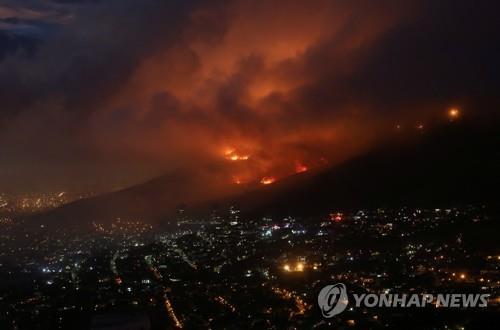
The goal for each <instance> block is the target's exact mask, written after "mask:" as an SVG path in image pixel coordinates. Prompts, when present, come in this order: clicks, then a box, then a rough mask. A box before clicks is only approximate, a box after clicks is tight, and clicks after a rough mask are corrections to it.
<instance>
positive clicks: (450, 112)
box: [448, 108, 460, 120]
mask: <svg viewBox="0 0 500 330" xmlns="http://www.w3.org/2000/svg"><path fill="white" fill-rule="evenodd" d="M459 116H460V110H458V109H457V108H451V109H450V110H448V117H449V118H450V119H451V120H453V119H456V118H458V117H459Z"/></svg>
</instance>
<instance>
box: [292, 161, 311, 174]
mask: <svg viewBox="0 0 500 330" xmlns="http://www.w3.org/2000/svg"><path fill="white" fill-rule="evenodd" d="M307 170H308V168H307V166H305V165H304V164H301V163H299V162H296V163H295V173H302V172H306V171H307Z"/></svg>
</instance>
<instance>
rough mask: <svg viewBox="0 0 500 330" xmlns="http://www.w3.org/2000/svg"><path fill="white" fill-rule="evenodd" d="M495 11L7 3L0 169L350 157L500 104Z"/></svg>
mask: <svg viewBox="0 0 500 330" xmlns="http://www.w3.org/2000/svg"><path fill="white" fill-rule="evenodd" d="M497 7H498V5H497V4H496V3H494V2H486V1H475V2H472V1H439V2H437V1H425V2H417V1H415V2H414V1H410V2H407V3H405V4H404V5H402V4H401V2H399V1H380V2H377V3H375V2H373V1H353V2H349V3H347V2H343V1H322V0H317V1H311V2H308V3H305V2H301V1H287V2H283V1H238V0H234V1H216V2H210V3H207V2H202V1H153V0H146V1H134V0H121V1H118V0H111V1H83V0H82V1H76V0H75V1H64V0H57V1H56V0H54V1H36V0H30V1H26V2H23V3H22V4H20V3H19V2H18V1H10V0H8V1H5V4H3V5H0V98H1V100H2V110H1V111H2V113H1V114H0V125H1V129H2V131H1V132H0V145H2V146H5V148H4V151H5V152H4V155H7V156H4V159H2V160H0V162H1V163H0V168H5V169H7V168H12V167H13V166H15V164H17V163H19V162H25V161H32V160H33V159H34V158H36V157H43V156H36V157H35V156H34V155H36V154H42V155H43V154H44V152H50V153H51V155H54V159H53V162H48V164H47V167H51V170H53V171H54V172H56V173H57V168H60V167H61V166H65V165H61V164H66V165H67V164H73V163H79V159H82V158H84V159H87V160H89V161H88V162H87V163H86V164H94V165H93V166H95V167H96V169H95V171H94V170H92V171H93V173H99V166H100V165H99V164H101V163H102V161H103V158H105V160H104V161H108V159H113V158H114V159H126V160H127V161H126V162H123V163H126V164H129V163H130V164H131V163H133V162H134V161H135V162H148V163H154V164H156V165H157V166H158V167H169V166H190V165H196V166H199V164H203V162H204V161H205V163H209V162H211V161H213V159H214V158H215V159H216V158H217V157H220V156H221V153H223V151H222V149H224V148H228V147H232V148H238V149H241V150H244V151H245V152H248V153H249V154H252V155H253V156H254V157H253V158H252V162H251V163H250V162H249V165H245V166H247V167H248V172H252V171H253V172H255V173H259V174H262V173H266V172H270V171H280V172H282V173H285V172H286V171H287V170H286V169H285V168H287V167H293V164H294V163H295V162H297V161H300V162H311V163H312V162H317V161H318V159H320V158H323V156H326V157H327V158H329V159H331V160H332V161H334V162H335V161H340V160H342V159H343V158H345V157H349V156H351V155H352V154H354V153H356V152H359V150H361V149H363V148H366V147H367V146H369V145H370V144H372V143H373V142H374V141H375V136H379V135H381V127H383V126H384V125H386V124H388V123H389V124H390V125H393V124H394V123H395V122H396V121H398V120H399V119H400V118H406V117H409V118H417V119H419V120H425V119H426V118H428V117H430V116H431V115H430V114H429V113H428V112H429V111H430V109H435V108H436V107H441V108H442V109H441V110H443V109H444V108H446V107H448V106H451V105H457V104H458V105H459V106H463V107H468V106H470V105H471V104H473V105H476V104H480V103H481V102H483V100H495V99H498V97H497V96H496V93H497V92H496V91H497V90H498V86H499V79H500V78H499V77H500V75H499V73H500V72H499V64H498V60H497V58H499V57H500V56H499V55H500V54H499V47H500V46H499V45H500V42H499V41H500V40H499V38H500V37H499V36H500V34H499V33H498V31H500V26H499V23H498V19H496V13H497V12H498V10H497V9H498V8H497ZM476 108H477V109H479V110H477V111H483V110H481V109H482V108H478V107H476ZM381 124H384V125H381ZM382 135H383V134H382ZM32 150H37V152H36V153H35V152H32ZM103 154H104V155H107V156H106V157H102V155H103ZM61 155H64V156H61ZM124 155H125V156H124ZM92 160H95V161H92ZM117 162H119V161H117ZM251 164H253V165H251ZM71 166H73V165H71ZM52 167H53V168H52ZM125 167H126V166H124V168H125ZM139 167H140V166H139ZM79 170H81V169H75V172H78V171H79ZM89 171H90V170H89ZM124 171H125V172H126V170H124ZM25 172H26V171H25ZM145 176H146V175H145ZM34 177H35V175H34ZM1 178H2V180H3V178H5V175H3V176H1Z"/></svg>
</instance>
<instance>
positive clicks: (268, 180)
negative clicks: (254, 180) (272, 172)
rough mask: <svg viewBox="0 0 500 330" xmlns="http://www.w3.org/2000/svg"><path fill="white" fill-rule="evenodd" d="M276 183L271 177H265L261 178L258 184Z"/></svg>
mask: <svg viewBox="0 0 500 330" xmlns="http://www.w3.org/2000/svg"><path fill="white" fill-rule="evenodd" d="M275 181H276V178H275V177H273V176H265V177H263V178H262V180H260V183H262V184H271V183H274V182H275Z"/></svg>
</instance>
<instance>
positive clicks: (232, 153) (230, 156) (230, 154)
mask: <svg viewBox="0 0 500 330" xmlns="http://www.w3.org/2000/svg"><path fill="white" fill-rule="evenodd" d="M224 156H225V158H226V159H227V160H231V161H238V160H248V158H250V156H249V155H241V154H238V153H237V152H236V150H235V149H227V150H226V151H225V152H224Z"/></svg>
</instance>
